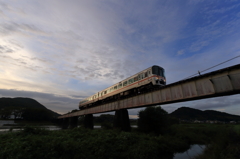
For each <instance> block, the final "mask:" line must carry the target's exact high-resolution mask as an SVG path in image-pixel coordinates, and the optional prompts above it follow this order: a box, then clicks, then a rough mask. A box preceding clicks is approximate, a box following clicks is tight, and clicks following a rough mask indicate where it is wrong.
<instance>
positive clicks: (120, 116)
mask: <svg viewBox="0 0 240 159" xmlns="http://www.w3.org/2000/svg"><path fill="white" fill-rule="evenodd" d="M113 127H114V128H119V129H121V130H122V131H127V132H129V131H131V126H130V122H129V116H128V111H127V109H120V110H116V111H115V116H114V123H113Z"/></svg>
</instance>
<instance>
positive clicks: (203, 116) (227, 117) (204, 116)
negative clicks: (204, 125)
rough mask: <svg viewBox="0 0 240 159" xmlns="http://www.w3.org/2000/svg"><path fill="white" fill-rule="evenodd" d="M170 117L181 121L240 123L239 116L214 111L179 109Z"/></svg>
mask: <svg viewBox="0 0 240 159" xmlns="http://www.w3.org/2000/svg"><path fill="white" fill-rule="evenodd" d="M170 115H171V116H173V117H176V118H178V119H182V120H218V121H226V122H229V121H240V116H238V115H231V114H228V113H223V112H219V111H215V110H205V111H201V110H198V109H194V108H188V107H181V108H178V109H177V110H175V111H174V112H172V113H170Z"/></svg>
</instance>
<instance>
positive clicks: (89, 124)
mask: <svg viewBox="0 0 240 159" xmlns="http://www.w3.org/2000/svg"><path fill="white" fill-rule="evenodd" d="M84 127H85V128H88V129H93V115H92V114H87V115H85V117H84Z"/></svg>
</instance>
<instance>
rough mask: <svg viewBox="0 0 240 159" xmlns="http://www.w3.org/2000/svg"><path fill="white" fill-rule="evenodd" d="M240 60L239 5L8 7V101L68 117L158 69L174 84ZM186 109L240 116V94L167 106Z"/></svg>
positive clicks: (113, 1)
mask: <svg viewBox="0 0 240 159" xmlns="http://www.w3.org/2000/svg"><path fill="white" fill-rule="evenodd" d="M239 55H240V1H238V0H181V1H180V0H147V1H146V0H68V1H66V0H21V1H18V0H0V97H29V98H33V99H35V100H37V101H38V102H40V103H41V104H43V105H44V106H46V107H47V108H48V109H51V110H53V111H55V112H58V113H60V114H63V113H67V112H69V111H71V110H73V109H78V103H79V101H80V100H82V99H83V98H85V97H88V96H90V95H93V94H95V93H96V92H98V91H101V90H103V89H105V88H106V87H109V86H111V85H113V84H115V83H117V82H119V81H120V80H123V79H124V78H127V77H129V76H131V75H133V74H135V73H137V72H139V71H141V70H143V69H145V68H148V67H150V66H152V65H159V66H161V67H163V68H165V71H166V78H167V83H168V84H169V83H173V82H176V81H179V80H181V79H184V78H186V77H188V76H190V75H192V74H195V73H197V72H198V71H202V70H205V69H207V68H209V67H212V66H214V65H217V64H219V63H221V62H224V61H226V60H228V59H231V58H234V57H237V56H239ZM239 63H240V58H235V59H234V60H231V61H229V62H226V63H224V64H222V65H220V66H218V67H215V68H214V69H211V70H209V71H208V72H211V71H214V70H217V69H220V68H225V67H229V66H232V65H236V64H239ZM203 73H206V72H203ZM181 106H187V107H192V108H196V109H201V110H209V109H211V110H218V111H222V112H227V113H231V114H236V115H240V95H239V94H238V95H233V96H225V97H218V98H210V99H204V100H197V101H192V102H182V103H177V104H168V105H162V107H163V108H164V109H165V110H166V111H168V112H169V113H170V112H172V111H174V110H176V109H177V108H179V107H181ZM139 110H140V109H130V110H129V114H130V117H136V115H137V113H138V111H139Z"/></svg>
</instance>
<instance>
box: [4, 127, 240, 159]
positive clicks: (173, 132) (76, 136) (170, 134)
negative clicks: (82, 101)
mask: <svg viewBox="0 0 240 159" xmlns="http://www.w3.org/2000/svg"><path fill="white" fill-rule="evenodd" d="M239 128H240V125H214V124H179V125H173V126H171V127H170V128H169V129H166V131H165V132H164V133H163V134H162V135H156V134H144V133H140V132H138V131H137V129H133V130H132V132H121V131H119V130H103V129H95V130H88V129H83V128H75V129H72V130H61V131H48V130H44V129H39V128H33V127H25V128H24V130H23V131H22V132H9V133H6V134H0V141H1V142H0V147H1V151H0V158H9V159H15V158H16V159H17V158H21V159H24V158H29V159H30V158H52V159H54V158H60V159H65V158H88V159H91V158H94V159H96V158H98V159H109V158H113V159H121V158H131V159H135V158H136V159H141V158H143V159H145V158H151V159H155V158H163V159H165V158H166V159H168V158H169V159H171V158H173V155H174V153H177V152H184V151H186V150H187V149H188V148H189V147H190V145H192V144H204V145H207V148H206V150H205V152H204V154H203V155H201V156H198V157H197V158H198V159H201V158H211V159H215V158H216V159H221V158H222V159H225V158H238V157H239V155H240V149H239V147H240V146H239V145H240V134H239Z"/></svg>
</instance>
